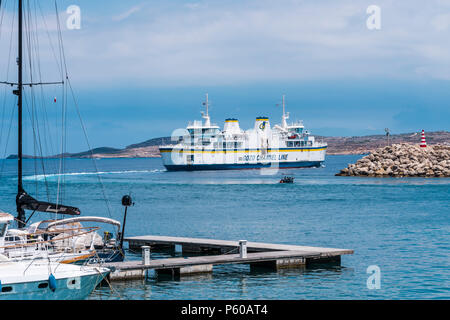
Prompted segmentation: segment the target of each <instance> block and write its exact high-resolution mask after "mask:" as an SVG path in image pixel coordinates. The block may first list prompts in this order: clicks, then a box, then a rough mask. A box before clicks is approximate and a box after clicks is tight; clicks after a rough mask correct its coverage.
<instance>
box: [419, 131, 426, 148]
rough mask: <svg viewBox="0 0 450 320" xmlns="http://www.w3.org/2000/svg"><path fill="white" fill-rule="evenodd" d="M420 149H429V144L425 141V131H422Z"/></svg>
mask: <svg viewBox="0 0 450 320" xmlns="http://www.w3.org/2000/svg"><path fill="white" fill-rule="evenodd" d="M420 147H421V148H426V147H427V142H426V141H425V131H424V130H422V137H421V138H420Z"/></svg>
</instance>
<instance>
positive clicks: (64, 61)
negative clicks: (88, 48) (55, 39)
mask: <svg viewBox="0 0 450 320" xmlns="http://www.w3.org/2000/svg"><path fill="white" fill-rule="evenodd" d="M55 9H56V19H57V23H58V34H59V42H60V45H61V51H62V57H63V60H62V61H61V64H63V63H64V71H65V79H64V78H63V81H64V80H65V82H66V84H67V88H68V89H69V88H70V92H71V95H72V99H73V101H74V104H75V109H76V111H77V115H78V118H79V119H80V123H81V127H82V129H83V133H84V136H85V139H86V143H87V145H88V148H89V151H90V152H91V160H92V163H93V164H94V168H95V171H96V173H97V174H96V175H97V179H98V181H99V183H100V186H101V189H102V193H103V198H104V200H105V202H106V208H107V210H108V215H109V216H110V218H112V213H111V206H110V203H109V200H108V198H107V196H106V190H105V186H104V184H103V182H102V179H101V177H100V175H99V174H98V172H99V171H98V167H97V163H96V162H95V159H94V153H93V151H92V147H91V145H90V143H89V138H88V135H87V131H86V127H85V126H84V123H83V119H82V117H81V113H80V109H79V107H78V103H77V100H76V98H75V94H74V91H73V88H72V84H71V82H70V79H69V75H68V72H67V63H66V59H65V53H64V43H63V39H62V34H61V27H60V22H59V15H58V6H57V3H56V0H55Z"/></svg>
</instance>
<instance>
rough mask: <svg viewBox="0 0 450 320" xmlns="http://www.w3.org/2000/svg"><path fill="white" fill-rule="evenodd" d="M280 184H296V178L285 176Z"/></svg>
mask: <svg viewBox="0 0 450 320" xmlns="http://www.w3.org/2000/svg"><path fill="white" fill-rule="evenodd" d="M280 183H294V177H288V176H284V177H283V178H282V179H281V180H280Z"/></svg>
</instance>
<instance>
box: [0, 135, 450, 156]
mask: <svg viewBox="0 0 450 320" xmlns="http://www.w3.org/2000/svg"><path fill="white" fill-rule="evenodd" d="M425 135H426V141H427V144H429V145H433V144H450V132H448V131H435V132H426V133H425ZM315 137H316V140H318V141H321V140H323V141H325V142H327V143H328V148H327V154H328V155H333V154H335V155H336V154H366V153H369V152H371V151H373V150H375V149H377V148H379V147H384V146H386V145H387V138H386V136H385V135H384V134H379V135H370V136H355V137H325V136H315ZM389 142H390V143H391V144H394V143H413V144H419V143H420V133H419V132H412V133H402V134H394V135H391V136H390V137H389ZM170 144H175V141H172V139H171V137H160V138H153V139H149V140H147V141H144V142H140V143H136V144H131V145H129V146H127V147H125V148H124V149H117V148H110V147H101V148H95V149H92V150H88V151H84V152H79V153H66V154H64V157H66V158H90V157H94V158H156V157H160V154H159V149H158V146H159V145H170ZM60 156H61V155H55V156H50V157H46V158H59V157H60ZM24 158H33V157H32V156H24ZM7 159H17V155H10V156H9V157H8V158H7Z"/></svg>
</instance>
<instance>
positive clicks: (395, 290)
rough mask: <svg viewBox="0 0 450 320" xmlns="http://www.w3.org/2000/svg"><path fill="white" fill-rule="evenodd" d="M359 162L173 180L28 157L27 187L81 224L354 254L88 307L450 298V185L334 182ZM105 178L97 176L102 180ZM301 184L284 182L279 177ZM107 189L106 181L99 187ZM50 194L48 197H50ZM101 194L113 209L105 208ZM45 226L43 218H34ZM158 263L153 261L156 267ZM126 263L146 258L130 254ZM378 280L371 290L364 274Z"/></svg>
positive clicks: (8, 172)
mask: <svg viewBox="0 0 450 320" xmlns="http://www.w3.org/2000/svg"><path fill="white" fill-rule="evenodd" d="M360 157H361V156H327V158H326V162H325V166H324V167H322V168H313V169H289V170H281V171H280V172H278V173H277V174H275V175H262V174H261V172H260V171H259V170H239V171H209V172H207V171H205V172H167V171H165V169H164V167H163V166H162V164H161V161H160V159H101V160H89V159H83V160H81V159H69V160H65V162H64V172H66V174H64V175H59V174H55V173H56V172H58V170H59V167H60V163H59V162H58V161H57V160H46V163H45V167H46V172H45V173H46V175H43V171H42V168H41V164H40V162H36V161H34V160H25V172H24V174H25V178H24V184H25V188H26V190H27V191H28V192H29V193H30V194H31V195H33V196H36V194H37V195H38V197H39V198H40V199H42V200H47V194H49V195H51V196H50V197H49V200H53V201H54V200H55V194H56V190H57V189H58V188H63V189H62V190H63V192H62V196H63V199H64V201H63V202H64V203H65V204H67V205H72V206H77V207H79V208H80V209H81V211H82V214H83V215H100V216H105V217H112V218H114V219H117V220H120V221H121V220H122V216H123V207H122V206H121V202H120V201H121V197H122V196H123V195H124V194H131V196H132V197H133V200H134V201H135V206H133V207H131V208H130V209H129V211H128V216H127V225H126V228H127V229H126V235H127V236H136V235H146V234H151V235H166V236H185V237H204V238H216V239H224V240H239V239H247V240H248V241H259V242H271V243H284V244H297V245H307V246H322V247H335V248H347V249H353V250H354V254H353V255H346V256H343V257H342V261H341V266H322V267H315V268H308V269H301V270H295V269H291V270H283V271H278V272H275V271H274V272H272V271H267V272H255V271H251V270H250V268H249V267H248V266H246V265H238V266H221V267H217V268H216V267H215V268H214V272H213V273H212V275H205V276H195V277H186V278H181V279H180V280H175V281H163V280H158V279H155V278H152V277H150V278H149V279H147V280H145V281H144V280H142V281H127V282H113V283H112V287H108V286H104V287H99V288H97V289H96V290H95V291H94V292H93V293H92V294H91V296H90V297H89V299H449V298H450V272H449V270H450V250H449V247H450V241H449V240H450V237H449V234H450V217H449V214H450V180H449V179H448V178H434V179H429V178H428V179H427V178H361V177H336V176H334V174H335V173H336V172H338V171H339V170H340V169H342V168H344V167H346V166H347V164H348V163H353V162H355V161H356V160H357V159H359V158H360ZM1 165H2V175H1V183H0V209H2V210H3V211H7V212H10V213H13V214H14V213H15V194H16V183H17V178H16V161H14V160H5V161H3V162H2V164H1ZM96 170H98V171H99V174H98V175H97V174H95V171H96ZM285 174H287V175H293V176H294V177H295V182H294V184H279V183H278V181H279V179H280V177H281V176H283V175H285ZM100 180H101V184H100V182H99V181H100ZM47 190H48V191H47ZM105 197H106V198H107V199H108V202H106V201H105ZM45 218H49V216H48V215H45V214H36V215H35V216H33V218H32V221H36V220H42V219H45ZM159 257H161V255H158V254H153V253H152V258H159ZM128 259H140V257H139V255H136V254H132V253H128ZM371 265H376V266H378V267H379V268H380V271H381V288H380V289H368V287H367V284H366V282H367V279H368V277H369V276H370V274H368V273H367V268H368V267H369V266H371Z"/></svg>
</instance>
